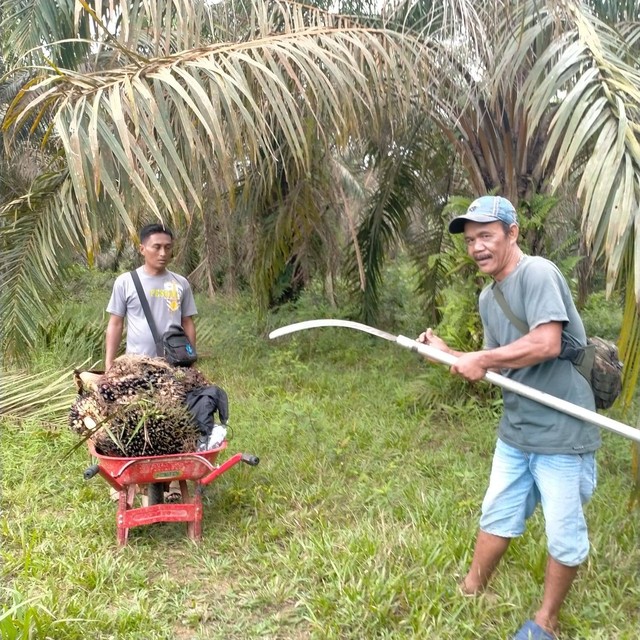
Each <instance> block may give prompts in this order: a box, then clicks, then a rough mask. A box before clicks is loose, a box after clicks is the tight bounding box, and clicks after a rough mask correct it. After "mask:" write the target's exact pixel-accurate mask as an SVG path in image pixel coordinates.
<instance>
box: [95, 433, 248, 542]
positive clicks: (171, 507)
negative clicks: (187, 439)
mask: <svg viewBox="0 0 640 640" xmlns="http://www.w3.org/2000/svg"><path fill="white" fill-rule="evenodd" d="M88 445H89V451H90V453H91V455H92V456H94V457H95V458H97V460H98V464H94V465H93V466H91V467H89V468H88V469H87V470H86V471H85V472H84V478H85V480H88V479H89V478H93V476H95V475H96V474H100V475H101V476H102V477H103V478H104V479H105V480H106V481H107V482H108V483H109V484H110V485H111V486H112V487H113V488H114V489H115V490H116V491H118V492H119V497H118V513H117V516H116V522H117V526H118V544H119V545H120V546H123V545H125V544H127V538H128V537H129V529H130V528H131V527H138V526H141V525H145V524H153V523H155V522H186V523H187V535H188V536H189V537H190V538H191V539H192V540H196V541H197V540H200V539H201V537H202V491H203V487H204V486H205V485H207V484H209V483H210V482H213V481H214V480H215V479H216V478H217V477H218V476H221V475H222V474H223V473H224V472H225V471H227V470H229V469H230V468H231V467H233V466H235V465H236V464H238V463H239V462H245V463H246V464H249V465H251V466H255V465H257V464H258V463H259V462H260V459H259V458H258V457H256V456H253V455H248V454H245V453H236V454H235V455H234V456H232V457H231V458H229V459H228V460H226V461H225V462H223V463H222V464H221V465H214V462H215V461H216V458H217V457H218V454H219V453H220V452H221V451H222V450H223V449H226V447H227V442H226V440H225V441H224V442H223V443H222V444H221V445H220V446H219V447H217V448H215V449H211V450H209V451H198V452H194V453H178V454H172V455H164V456H146V457H139V458H115V457H109V456H103V455H100V454H99V453H97V452H96V450H95V448H94V446H93V443H91V441H89V442H88ZM189 480H190V481H192V482H193V484H194V487H193V494H192V495H191V494H190V493H189V487H188V483H187V481H189ZM171 481H178V482H179V483H180V493H181V497H182V502H178V503H170V504H163V503H162V500H163V495H164V483H168V482H171ZM137 485H148V496H147V497H148V505H147V506H141V507H134V498H135V496H136V493H137Z"/></svg>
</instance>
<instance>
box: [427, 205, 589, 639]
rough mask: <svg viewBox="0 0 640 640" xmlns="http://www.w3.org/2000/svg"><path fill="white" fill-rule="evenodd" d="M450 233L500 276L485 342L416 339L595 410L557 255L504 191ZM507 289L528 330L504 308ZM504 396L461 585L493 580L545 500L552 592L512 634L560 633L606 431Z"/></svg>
mask: <svg viewBox="0 0 640 640" xmlns="http://www.w3.org/2000/svg"><path fill="white" fill-rule="evenodd" d="M449 231H450V232H451V233H463V234H464V240H465V244H466V246H467V252H468V254H469V256H470V257H471V258H473V260H474V261H475V262H476V264H477V265H478V268H479V269H480V271H481V272H482V273H484V274H487V275H489V276H491V277H492V278H493V281H494V282H493V284H492V285H490V286H487V287H486V288H485V289H484V290H483V291H482V293H481V294H480V300H479V308H480V316H481V318H482V324H483V327H484V342H485V345H484V347H485V348H484V349H483V350H482V351H474V352H470V353H460V352H457V351H454V350H453V349H451V348H449V347H448V346H447V344H446V343H445V342H444V341H443V340H442V339H441V338H439V337H438V336H436V335H435V334H434V333H433V331H432V330H431V329H427V330H426V331H425V332H424V333H422V334H421V335H420V336H419V338H418V340H420V341H421V342H424V343H425V344H429V345H431V346H433V347H436V348H437V349H440V350H442V351H444V352H446V353H449V354H452V355H455V356H456V357H457V360H456V362H455V364H454V365H453V366H452V367H451V372H452V373H455V374H458V375H460V376H462V377H463V378H465V379H467V380H469V381H472V382H473V381H477V380H481V379H482V378H483V377H484V376H485V374H486V373H487V371H489V370H497V371H500V373H502V374H503V375H505V376H507V377H510V378H513V379H514V380H517V381H518V382H521V383H523V384H526V385H528V386H530V387H533V388H535V389H538V390H540V391H544V392H546V393H549V394H551V395H554V396H556V397H559V398H562V399H564V400H568V401H569V402H572V403H574V404H577V405H580V406H582V407H585V408H586V409H591V410H593V409H594V408H595V403H594V398H593V393H592V391H591V387H590V385H589V383H588V382H587V380H586V379H585V378H584V377H583V376H582V375H581V374H580V373H579V372H578V370H577V369H576V368H575V367H574V365H573V364H571V362H570V361H568V360H566V359H563V358H561V357H559V356H560V355H561V350H562V336H563V332H564V334H568V335H570V336H571V337H572V339H573V341H574V343H576V344H578V345H583V346H584V345H586V335H585V331H584V327H583V325H582V321H581V319H580V316H579V315H578V312H577V310H576V308H575V305H574V303H573V300H572V298H571V292H570V290H569V287H568V285H567V283H566V281H565V279H564V277H563V276H562V274H561V273H560V271H559V270H558V269H557V267H556V266H555V265H554V264H553V263H551V262H549V261H548V260H545V259H543V258H539V257H531V256H525V255H524V254H523V252H522V251H521V249H520V247H519V246H518V244H517V241H518V234H519V229H518V222H517V218H516V212H515V209H514V208H513V205H512V204H511V203H510V202H509V201H508V200H506V199H505V198H501V197H497V196H483V197H481V198H478V199H477V200H475V201H474V202H473V203H472V204H471V206H470V207H469V209H468V210H467V212H466V214H465V215H462V216H458V217H457V218H454V219H453V220H452V221H451V223H450V225H449ZM500 293H502V295H503V297H504V299H505V301H506V306H507V307H508V309H510V310H511V312H510V314H511V316H512V317H513V318H514V320H515V319H517V320H518V321H519V322H517V323H516V324H519V325H520V328H521V329H522V330H523V331H522V332H521V330H520V329H518V327H517V326H515V325H514V322H512V320H511V319H510V318H509V317H508V316H507V313H505V311H504V310H503V307H501V306H500V304H499V302H498V297H497V296H499V294H500ZM503 306H504V305H503ZM526 328H528V331H526V332H525V331H524V330H525V329H526ZM503 398H504V414H503V416H502V419H501V420H500V425H499V427H498V441H497V443H496V448H495V452H494V457H493V465H492V469H491V479H490V481H489V487H488V489H487V492H486V494H485V498H484V500H483V503H482V516H481V518H480V528H479V531H478V537H477V540H476V546H475V550H474V555H473V560H472V562H471V567H470V568H469V571H468V573H467V575H466V576H465V578H464V580H463V581H462V583H461V584H460V588H461V590H462V592H463V593H464V594H465V595H475V594H478V593H480V592H481V591H482V590H483V589H484V588H485V587H486V585H487V583H488V581H489V579H490V577H491V575H492V573H493V571H494V569H495V568H496V566H497V565H498V563H499V561H500V559H501V558H502V556H503V554H504V553H505V552H506V550H507V548H508V546H509V543H510V541H511V539H512V538H514V537H516V536H519V535H521V534H522V533H523V532H524V529H525V522H526V520H527V519H528V518H529V517H530V516H531V515H532V513H533V511H534V509H535V508H536V505H537V504H541V505H542V510H543V513H544V518H545V532H546V537H547V550H548V560H547V568H546V575H545V585H544V594H543V598H542V603H541V605H540V608H539V609H538V611H537V612H536V614H535V616H534V618H533V619H532V620H527V621H526V622H525V623H524V625H523V626H522V627H521V628H520V630H519V631H518V632H517V633H516V635H515V636H514V639H513V640H527V639H529V638H535V639H536V640H552V639H553V638H555V637H556V635H555V634H556V631H557V628H558V614H559V611H560V607H561V606H562V603H563V602H564V599H565V597H566V595H567V593H568V591H569V589H570V587H571V584H572V582H573V580H574V578H575V576H576V574H577V571H578V566H579V565H580V564H581V563H582V562H584V560H585V559H586V557H587V554H588V550H589V540H588V535H587V526H586V521H585V518H584V513H583V504H584V503H586V502H587V501H588V500H589V498H590V497H591V495H592V493H593V490H594V488H595V477H596V468H595V458H594V452H595V450H596V449H597V448H598V447H599V446H600V434H599V432H598V429H597V427H595V426H593V425H591V424H588V423H585V422H583V421H582V420H579V419H577V418H573V417H571V416H568V415H566V414H564V413H562V412H560V411H557V410H555V409H551V408H549V407H546V406H544V405H541V404H539V403H537V402H535V401H533V400H529V399H527V398H524V397H522V396H520V395H518V394H516V393H513V392H510V391H507V390H504V391H503Z"/></svg>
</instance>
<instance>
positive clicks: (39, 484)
mask: <svg viewBox="0 0 640 640" xmlns="http://www.w3.org/2000/svg"><path fill="white" fill-rule="evenodd" d="M200 312H201V317H200V320H199V323H200V325H201V328H202V335H203V336H205V334H206V339H204V341H203V344H202V345H201V351H202V352H203V353H204V354H205V357H204V358H203V360H202V361H201V363H200V365H199V366H200V368H201V369H202V370H203V371H204V372H205V373H206V374H207V375H208V376H209V378H210V379H211V380H212V381H214V382H216V383H218V384H220V385H221V386H222V387H223V388H224V389H225V390H226V391H227V392H228V394H229V399H230V409H231V419H230V424H231V425H232V427H233V439H232V440H231V442H230V446H229V452H230V453H233V452H235V451H244V452H248V453H254V454H256V455H258V456H260V458H261V462H260V465H259V466H257V467H248V466H246V465H239V466H236V467H234V468H233V469H231V470H229V471H228V472H227V473H226V474H224V475H222V476H221V477H220V478H219V479H218V480H216V481H215V482H214V483H212V484H211V485H209V487H208V488H207V490H206V493H205V498H204V500H205V507H204V520H203V540H202V542H201V543H200V544H199V545H196V544H194V543H192V542H191V541H190V540H189V539H188V538H187V537H186V535H185V526H184V525H183V524H171V523H163V524H157V525H152V526H147V527H139V528H136V529H132V530H131V533H130V540H129V544H128V545H127V546H126V547H125V548H123V549H118V548H117V546H116V536H115V531H116V526H115V512H116V507H115V504H114V503H112V502H111V501H110V500H109V496H108V488H107V485H106V484H105V483H104V482H103V481H102V480H101V479H100V478H94V479H92V480H90V481H84V480H83V479H82V472H83V470H84V469H85V468H86V467H87V466H88V465H89V464H90V459H89V457H88V455H87V453H86V451H85V450H84V449H83V448H82V449H77V450H75V451H74V452H72V453H71V455H68V456H67V454H68V453H69V451H70V450H71V448H72V447H73V445H74V444H75V443H76V437H75V436H74V435H73V434H72V433H71V432H70V431H68V430H67V429H66V428H65V427H60V428H52V427H50V426H44V425H43V424H42V423H40V422H35V421H22V422H17V421H13V420H9V419H4V421H3V422H2V423H1V424H0V428H1V429H2V434H3V436H2V453H1V456H2V470H3V475H2V487H3V507H2V516H1V521H0V527H1V532H2V546H1V552H0V553H1V554H2V556H1V560H2V564H1V569H0V571H1V574H0V584H2V588H1V589H0V598H1V604H2V606H3V609H4V611H5V613H4V614H0V634H2V635H0V637H1V638H3V639H5V638H7V639H9V638H29V637H30V638H53V639H55V640H67V639H69V640H75V639H78V640H80V639H82V640H85V639H86V638H98V639H99V640H110V639H114V640H125V639H131V640H138V639H139V640H160V639H167V640H173V639H178V640H181V639H199V640H200V639H214V638H218V639H225V640H231V639H235V638H237V639H240V638H243V639H244V638H273V639H300V638H322V639H324V638H335V639H342V638H353V639H364V638H427V639H437V640H439V639H442V640H447V639H452V640H453V639H455V640H459V639H461V638H462V639H474V638H483V639H491V638H507V637H509V635H510V634H512V633H513V632H514V631H515V630H516V629H517V628H518V627H519V626H520V624H521V623H522V622H523V621H524V619H526V618H527V617H529V616H530V615H531V614H532V613H533V612H534V611H535V607H536V605H537V603H538V601H539V598H540V594H541V590H542V580H543V571H544V564H545V544H544V530H543V522H542V518H541V516H540V514H536V516H534V518H533V519H532V520H531V521H530V524H529V527H528V531H527V533H526V534H525V536H523V537H522V538H521V539H519V540H517V541H515V542H514V543H513V544H512V547H511V549H510V550H509V552H508V554H507V556H506V557H505V559H504V561H503V563H502V564H501V566H500V567H499V569H498V572H497V574H496V576H495V579H494V581H493V582H492V585H491V589H490V592H489V593H488V594H487V595H485V596H482V597H480V598H478V599H475V600H470V599H467V598H463V597H461V596H460V595H459V594H458V592H457V590H456V583H457V580H458V579H459V577H460V576H461V575H462V574H463V573H464V571H465V569H466V567H467V566H468V564H469V561H470V556H471V552H472V548H473V541H474V536H475V531H476V526H477V521H478V515H479V508H480V503H481V500H482V496H483V493H484V489H485V487H486V483H487V479H488V472H489V466H490V459H491V451H492V448H493V443H494V436H495V424H496V415H497V411H498V410H499V407H497V406H496V403H495V402H494V401H486V402H478V401H477V400H476V399H475V398H476V396H471V395H470V394H467V393H465V392H464V388H463V387H460V386H458V387H456V388H457V389H458V394H457V395H456V397H455V398H452V399H451V400H450V401H447V400H446V399H444V398H441V402H440V405H439V406H438V408H437V409H432V410H428V409H426V408H424V407H423V406H421V405H420V403H419V402H418V401H417V398H418V396H419V391H420V386H421V385H427V384H428V385H430V387H431V391H432V392H433V391H434V390H435V391H437V387H439V386H440V387H441V388H442V389H444V390H449V391H450V390H451V387H450V386H448V384H449V382H448V374H447V372H446V369H444V368H442V367H439V365H428V364H426V363H424V362H423V361H421V360H420V359H418V358H417V357H416V356H414V355H413V354H412V353H410V352H408V351H406V350H403V349H401V348H399V347H397V346H395V345H392V344H390V343H386V342H383V341H381V340H377V339H375V338H372V337H370V336H367V335H364V334H360V333H357V332H353V331H349V330H347V329H319V330H314V331H308V332H303V333H299V334H295V335H292V336H290V337H285V338H281V339H279V340H277V341H269V340H268V339H267V337H266V334H267V333H268V330H270V329H272V328H275V327H277V326H281V325H284V324H288V323H290V322H293V321H297V320H302V319H308V318H311V317H320V316H326V315H329V313H330V312H329V311H328V310H327V309H324V308H321V309H318V310H317V311H316V310H315V309H314V310H312V307H311V305H310V304H308V305H307V306H306V307H305V306H303V307H302V308H301V310H300V311H296V310H295V309H288V310H283V311H281V312H280V313H278V314H275V315H273V316H270V317H269V318H268V319H267V320H266V323H264V324H260V323H258V322H257V321H256V320H255V317H256V315H255V313H253V311H252V310H251V308H250V307H249V306H248V305H246V304H243V303H241V302H235V303H232V302H230V301H228V300H227V301H225V300H220V301H218V302H215V303H204V302H200ZM381 328H384V329H387V330H391V331H397V332H398V333H405V334H406V335H413V334H415V333H417V332H418V330H420V329H422V327H420V326H416V327H415V331H413V332H411V329H410V327H407V326H401V327H398V326H382V327H381ZM41 360H42V361H43V362H44V361H46V360H47V358H46V354H44V355H42V357H41ZM427 372H428V374H429V375H425V373H427ZM604 441H605V442H604V447H603V449H602V451H601V453H600V455H599V463H600V484H599V488H598V491H597V493H596V496H595V497H594V499H593V501H592V503H591V504H590V505H589V507H588V520H589V524H590V531H591V540H592V545H593V548H592V553H591V555H590V559H589V562H588V564H586V565H585V567H584V568H583V570H582V571H581V572H580V574H579V577H578V580H577V582H576V584H575V586H574V589H573V590H572V592H571V594H570V596H569V598H568V601H567V603H566V606H565V608H564V610H563V612H562V617H561V622H562V627H563V630H564V635H563V638H576V639H578V638H580V639H588V640H598V639H602V640H604V639H607V640H614V639H620V640H622V639H629V640H635V639H636V638H637V637H638V628H640V605H639V603H640V580H639V579H638V576H639V575H640V545H639V542H640V520H639V518H638V512H637V511H636V512H634V513H632V514H630V513H628V512H627V510H626V506H627V500H628V497H629V487H630V484H631V481H630V457H631V454H630V445H629V443H628V442H627V441H625V440H623V439H621V438H619V437H616V436H613V435H610V434H605V437H604ZM65 456H66V457H65ZM3 625H4V626H3ZM12 628H13V631H12V630H11V629H12ZM29 630H30V631H29Z"/></svg>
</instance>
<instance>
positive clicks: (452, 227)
mask: <svg viewBox="0 0 640 640" xmlns="http://www.w3.org/2000/svg"><path fill="white" fill-rule="evenodd" d="M467 220H470V221H471V222H482V223H487V222H506V223H507V224H508V225H512V224H516V225H517V224H518V218H517V216H516V210H515V209H514V207H513V205H512V204H511V203H510V202H509V201H508V200H507V199H506V198H502V197H501V196H482V197H481V198H478V199H477V200H474V201H473V202H472V203H471V204H470V205H469V208H468V209H467V212H466V213H465V214H464V215H463V216H458V217H457V218H454V219H453V220H452V221H451V222H450V223H449V233H462V232H463V231H464V223H465V222H467Z"/></svg>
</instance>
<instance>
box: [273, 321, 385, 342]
mask: <svg viewBox="0 0 640 640" xmlns="http://www.w3.org/2000/svg"><path fill="white" fill-rule="evenodd" d="M316 327H347V328H348V329H357V330H358V331H364V332H365V333H370V334H371V335H372V336H378V338H384V339H385V340H391V342H396V340H397V336H394V335H393V334H391V333H387V332H386V331H380V329H376V328H374V327H370V326H369V325H366V324H360V323H359V322H352V321H351V320H334V319H332V318H327V319H323V320H307V321H305V322H296V323H295V324H289V325H287V326H286V327H280V328H279V329H275V330H274V331H272V332H271V333H270V334H269V338H271V339H273V338H279V337H280V336H286V335H287V334H288V333H294V332H296V331H304V329H315V328H316Z"/></svg>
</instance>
